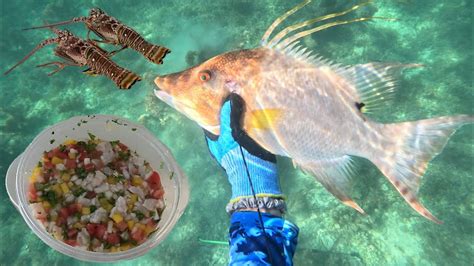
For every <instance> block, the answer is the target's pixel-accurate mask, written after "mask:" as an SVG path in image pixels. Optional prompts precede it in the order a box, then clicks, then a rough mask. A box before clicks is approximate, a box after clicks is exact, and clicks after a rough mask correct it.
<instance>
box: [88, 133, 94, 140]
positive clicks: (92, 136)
mask: <svg viewBox="0 0 474 266" xmlns="http://www.w3.org/2000/svg"><path fill="white" fill-rule="evenodd" d="M87 135H89V138H90V139H91V140H95V135H94V134H92V133H90V132H88V133H87Z"/></svg>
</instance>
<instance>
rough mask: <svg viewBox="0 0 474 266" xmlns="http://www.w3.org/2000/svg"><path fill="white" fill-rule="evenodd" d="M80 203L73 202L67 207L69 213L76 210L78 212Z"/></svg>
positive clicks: (73, 212) (71, 213)
mask: <svg viewBox="0 0 474 266" xmlns="http://www.w3.org/2000/svg"><path fill="white" fill-rule="evenodd" d="M81 207H82V206H81V204H79V203H73V204H71V205H69V206H68V207H67V210H68V213H69V215H73V214H75V213H76V212H79V211H80V210H81Z"/></svg>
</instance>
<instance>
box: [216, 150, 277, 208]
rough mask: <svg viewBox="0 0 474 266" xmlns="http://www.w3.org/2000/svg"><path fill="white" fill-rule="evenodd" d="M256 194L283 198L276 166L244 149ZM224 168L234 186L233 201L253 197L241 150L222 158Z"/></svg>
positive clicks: (232, 151)
mask: <svg viewBox="0 0 474 266" xmlns="http://www.w3.org/2000/svg"><path fill="white" fill-rule="evenodd" d="M242 151H243V153H244V157H245V161H246V163H247V168H248V171H249V174H250V178H251V180H252V185H253V187H254V190H255V194H257V195H259V194H260V195H261V196H271V197H282V196H283V195H282V193H281V190H280V184H279V183H278V174H277V167H276V164H275V163H273V162H269V161H266V160H263V159H261V158H259V157H257V156H254V155H252V154H250V153H249V152H248V151H247V150H246V149H242ZM222 167H223V168H224V169H225V170H226V173H227V176H228V177H229V182H230V184H231V186H232V199H237V198H239V197H247V196H253V194H252V189H251V187H250V184H249V180H248V177H247V172H246V169H245V164H244V160H243V158H242V155H241V151H240V148H236V149H232V150H230V151H229V152H228V153H227V154H226V155H224V156H223V157H222Z"/></svg>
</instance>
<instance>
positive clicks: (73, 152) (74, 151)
mask: <svg viewBox="0 0 474 266" xmlns="http://www.w3.org/2000/svg"><path fill="white" fill-rule="evenodd" d="M69 152H70V153H72V154H76V153H77V150H76V149H74V148H70V149H69Z"/></svg>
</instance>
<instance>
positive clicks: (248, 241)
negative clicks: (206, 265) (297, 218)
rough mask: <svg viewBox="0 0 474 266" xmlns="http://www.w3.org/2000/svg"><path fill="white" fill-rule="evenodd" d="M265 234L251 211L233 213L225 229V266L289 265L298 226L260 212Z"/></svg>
mask: <svg viewBox="0 0 474 266" xmlns="http://www.w3.org/2000/svg"><path fill="white" fill-rule="evenodd" d="M262 219H263V223H264V226H265V232H266V236H265V234H264V233H263V231H262V226H261V223H260V220H259V218H258V213H257V212H254V211H242V212H235V213H233V214H232V217H231V226H230V229H229V242H230V262H229V265H293V255H294V254H295V249H296V245H297V242H298V232H299V229H298V227H297V226H296V225H295V224H293V223H291V222H289V221H287V220H285V219H283V218H281V217H278V216H273V215H270V214H266V213H262Z"/></svg>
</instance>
